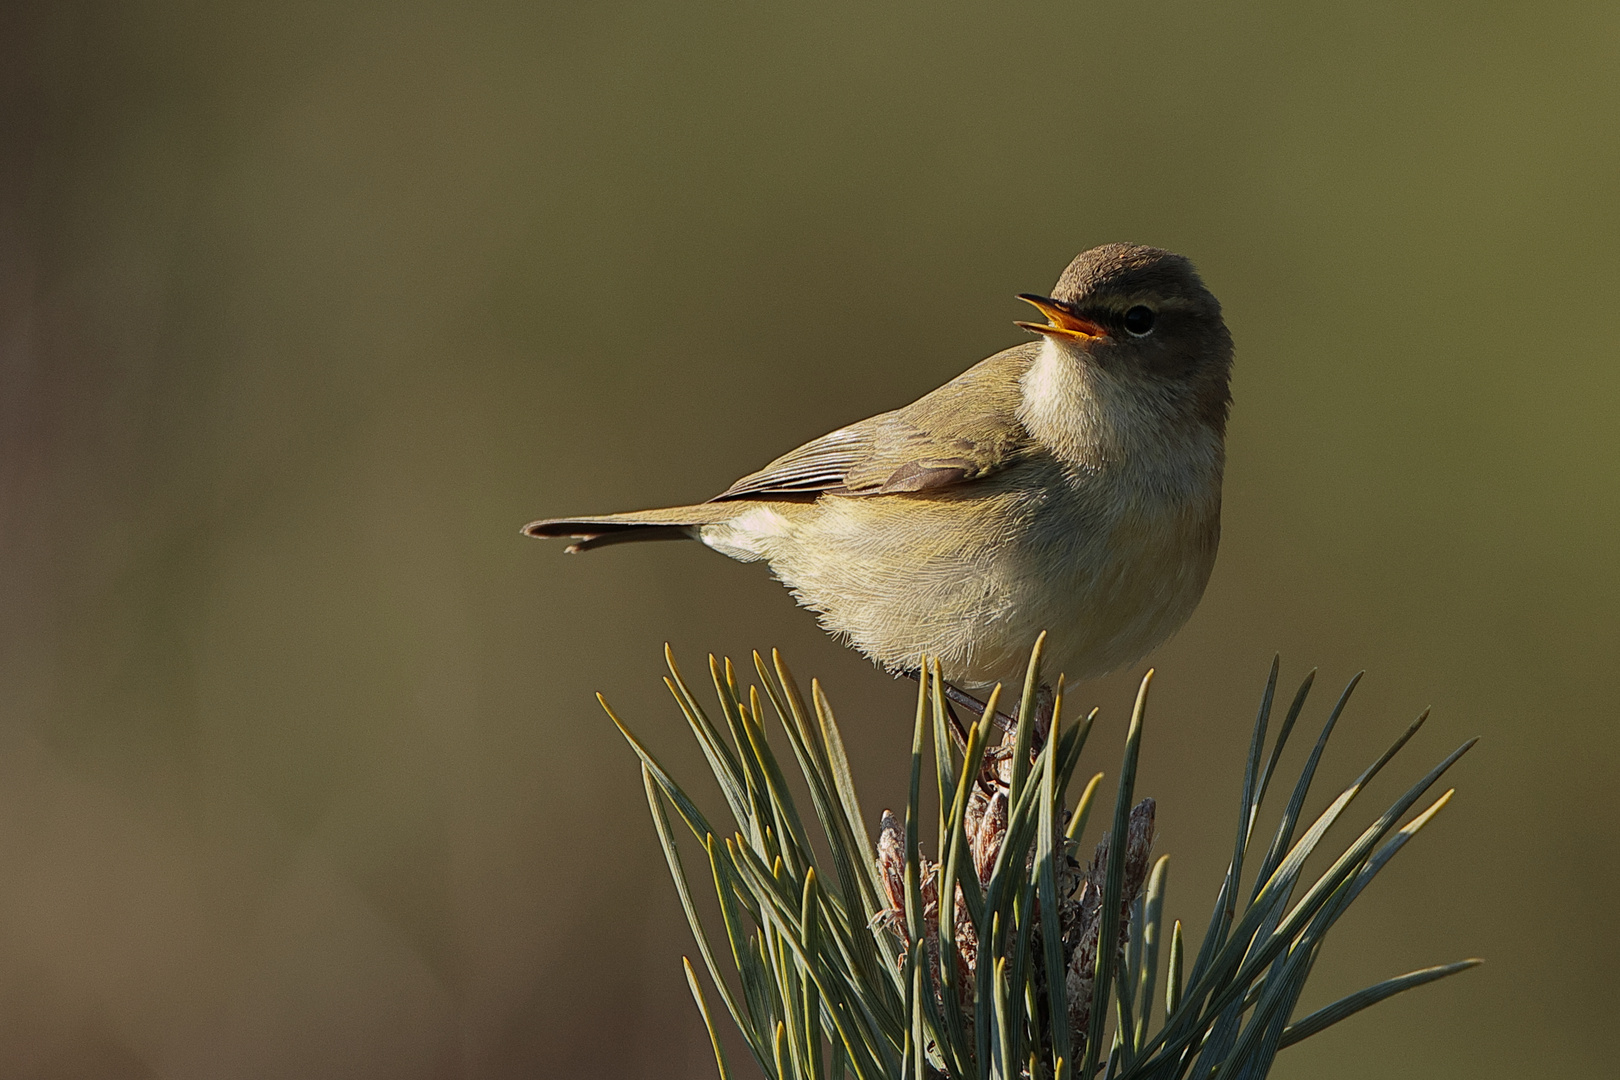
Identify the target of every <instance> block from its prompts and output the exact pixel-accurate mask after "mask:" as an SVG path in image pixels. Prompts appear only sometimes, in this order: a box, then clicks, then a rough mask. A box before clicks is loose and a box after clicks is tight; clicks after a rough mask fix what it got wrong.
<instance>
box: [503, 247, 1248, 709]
mask: <svg viewBox="0 0 1620 1080" xmlns="http://www.w3.org/2000/svg"><path fill="white" fill-rule="evenodd" d="M1020 299H1022V300H1025V301H1027V302H1028V303H1030V304H1033V305H1034V306H1035V308H1036V309H1037V310H1038V311H1040V313H1041V314H1042V315H1044V316H1045V317H1046V319H1047V322H1046V323H1042V324H1037V323H1029V322H1021V323H1019V324H1018V325H1019V326H1021V327H1024V328H1025V329H1027V330H1031V331H1034V332H1035V333H1036V334H1038V335H1039V340H1038V341H1032V342H1028V343H1026V344H1023V345H1019V346H1017V347H1015V348H1011V349H1007V350H1006V351H1004V352H1000V353H997V354H996V355H994V356H992V357H990V358H989V359H987V360H984V361H981V362H980V363H978V364H976V365H974V366H973V367H971V368H969V369H968V370H967V371H965V372H963V373H962V374H961V375H959V376H957V377H956V378H954V379H952V380H951V381H950V382H948V383H946V384H945V385H944V386H941V387H940V388H939V389H937V390H935V391H933V392H932V393H930V394H927V395H925V396H923V397H921V398H919V399H918V400H917V401H914V402H912V403H911V404H910V405H907V406H905V407H904V408H901V409H896V410H894V411H893V412H886V413H881V414H879V415H877V416H874V417H871V418H870V419H867V420H862V421H860V422H859V423H855V424H851V425H850V426H848V427H844V428H839V429H838V430H837V431H834V432H832V433H831V434H828V435H824V436H822V437H821V438H819V439H816V440H814V441H812V442H808V443H806V444H805V445H803V446H801V447H799V448H798V449H797V450H792V451H790V452H788V453H787V454H784V455H783V456H781V457H779V458H777V459H776V460H775V461H773V462H771V463H770V464H769V465H767V466H765V467H764V468H763V469H761V470H759V471H758V472H755V473H750V474H749V475H747V476H745V477H743V478H742V479H741V480H738V481H737V482H736V483H735V484H732V485H731V486H730V487H729V488H727V489H726V490H725V491H723V492H721V493H720V494H719V495H716V496H715V497H714V498H712V499H710V500H709V501H708V502H705V503H699V504H697V505H695V506H676V507H670V508H667V509H659V510H642V511H638V512H635V513H628V514H604V515H601V516H599V517H574V518H552V519H548V520H545V521H536V522H534V523H532V524H530V525H528V526H526V527H525V528H524V530H523V531H524V532H525V533H527V534H528V535H530V536H542V537H554V536H566V537H572V538H574V540H575V543H574V544H573V545H572V546H571V547H570V548H569V549H568V550H569V551H589V550H591V549H592V548H598V547H604V546H606V545H608V544H617V543H623V542H628V541H633V540H666V539H682V538H690V539H694V540H699V541H702V542H703V543H704V544H707V545H708V546H709V547H711V548H714V549H715V550H716V551H719V552H722V553H723V554H726V555H729V556H731V557H732V558H734V559H739V560H742V561H743V562H753V561H756V560H759V559H764V560H766V561H767V562H768V563H769V564H770V567H771V570H772V571H773V572H774V573H775V575H776V576H777V578H779V579H780V580H781V581H782V582H784V583H785V584H786V585H787V586H788V588H789V589H791V590H792V591H793V594H794V596H795V597H797V598H798V601H799V603H800V604H802V605H804V606H805V607H808V608H810V609H811V610H813V611H815V612H817V613H818V614H819V615H820V617H821V623H822V625H823V626H824V627H825V628H826V629H827V630H828V631H830V632H832V633H834V634H837V635H839V636H840V637H842V638H844V639H845V640H847V641H848V642H850V643H852V644H853V645H855V647H856V648H858V649H860V650H861V651H862V652H863V653H865V654H866V655H867V656H868V657H870V658H871V659H872V660H874V661H875V662H877V663H878V664H881V665H882V666H883V667H885V668H887V669H889V670H890V671H892V672H896V673H900V672H905V673H915V672H916V671H917V669H918V668H919V666H920V664H921V663H922V661H923V658H924V657H929V658H936V659H937V660H938V661H939V664H940V668H941V673H942V674H943V675H944V677H945V678H946V679H947V680H948V681H949V682H951V683H954V684H955V685H956V686H957V687H961V688H980V687H985V686H989V685H991V684H993V683H995V682H1003V681H1004V682H1009V684H1013V683H1014V681H1015V680H1019V681H1021V679H1022V677H1023V670H1024V665H1025V663H1026V662H1027V658H1028V656H1029V648H1030V645H1031V644H1032V643H1033V641H1034V639H1035V638H1036V636H1037V635H1038V634H1039V633H1040V632H1041V631H1042V630H1047V631H1049V636H1048V640H1047V645H1046V659H1045V662H1044V664H1043V668H1044V670H1046V671H1047V672H1050V673H1051V674H1052V675H1057V674H1058V673H1060V672H1062V673H1066V674H1067V676H1068V677H1069V678H1070V679H1071V680H1073V679H1087V678H1092V677H1094V676H1098V675H1103V674H1106V673H1108V672H1110V671H1113V670H1115V669H1117V668H1120V667H1123V666H1125V665H1127V664H1130V663H1134V662H1135V661H1137V660H1139V659H1141V658H1142V657H1143V656H1145V655H1146V654H1147V653H1148V652H1149V651H1151V650H1152V649H1153V648H1154V647H1155V646H1157V645H1159V644H1160V643H1161V642H1163V641H1164V640H1165V639H1166V638H1168V637H1169V636H1170V635H1171V634H1173V633H1174V632H1175V631H1176V630H1178V629H1180V628H1181V626H1182V624H1183V623H1185V622H1186V621H1187V618H1188V617H1189V616H1190V615H1191V614H1192V611H1193V608H1194V607H1196V606H1197V604H1198V600H1199V598H1200V597H1201V596H1202V595H1203V592H1204V586H1205V584H1206V583H1207V582H1208V581H1209V575H1210V570H1211V568H1212V567H1213V566H1214V563H1215V549H1216V547H1217V545H1218V544H1219V542H1220V530H1221V471H1222V468H1223V465H1224V462H1225V433H1226V417H1227V411H1228V408H1229V406H1230V403H1231V395H1230V393H1229V390H1228V381H1229V377H1230V373H1231V368H1232V337H1231V335H1230V334H1229V333H1228V332H1227V329H1226V324H1225V322H1224V321H1223V320H1222V318H1221V306H1220V304H1219V303H1218V302H1217V301H1216V299H1215V297H1214V296H1213V295H1211V294H1210V292H1209V290H1208V289H1206V288H1205V287H1204V283H1203V281H1202V280H1200V279H1199V277H1198V273H1197V272H1196V271H1195V270H1194V269H1193V266H1192V263H1191V262H1189V261H1188V260H1187V259H1185V258H1184V257H1182V256H1180V255H1176V254H1173V253H1172V252H1169V251H1162V250H1160V249H1158V248H1151V247H1137V246H1134V245H1130V244H1109V245H1106V246H1104V247H1098V248H1093V249H1092V250H1090V251H1087V252H1085V253H1083V254H1082V255H1080V256H1078V257H1077V258H1076V259H1075V260H1074V261H1073V262H1072V263H1070V264H1069V267H1068V269H1066V270H1065V271H1064V272H1063V276H1062V277H1060V278H1059V279H1058V282H1057V286H1056V287H1055V288H1054V289H1053V290H1052V295H1051V296H1050V297H1044V296H1034V295H1029V294H1024V295H1022V296H1020Z"/></svg>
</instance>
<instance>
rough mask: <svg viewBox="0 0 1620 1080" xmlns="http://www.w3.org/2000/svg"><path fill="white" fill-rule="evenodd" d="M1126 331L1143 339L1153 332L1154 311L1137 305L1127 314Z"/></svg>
mask: <svg viewBox="0 0 1620 1080" xmlns="http://www.w3.org/2000/svg"><path fill="white" fill-rule="evenodd" d="M1125 329H1127V330H1129V331H1130V332H1131V333H1133V334H1135V335H1136V336H1137V337H1142V336H1144V335H1146V334H1151V333H1152V332H1153V309H1152V308H1150V307H1143V306H1142V305H1141V304H1137V305H1136V306H1135V307H1133V308H1131V310H1129V311H1127V312H1126V313H1125Z"/></svg>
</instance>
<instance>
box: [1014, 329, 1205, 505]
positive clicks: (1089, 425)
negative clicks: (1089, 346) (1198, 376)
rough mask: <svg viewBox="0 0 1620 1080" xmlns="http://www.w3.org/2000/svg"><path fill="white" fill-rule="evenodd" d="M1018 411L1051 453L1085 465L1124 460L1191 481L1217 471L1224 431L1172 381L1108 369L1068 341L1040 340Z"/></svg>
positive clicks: (1085, 467)
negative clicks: (1193, 407) (1211, 423)
mask: <svg viewBox="0 0 1620 1080" xmlns="http://www.w3.org/2000/svg"><path fill="white" fill-rule="evenodd" d="M1018 418H1019V420H1020V421H1021V422H1022V423H1023V425H1024V427H1025V429H1026V430H1027V431H1028V432H1029V433H1030V435H1032V436H1034V438H1035V439H1036V441H1037V442H1039V443H1041V444H1042V445H1043V446H1044V447H1045V448H1046V449H1047V450H1048V451H1049V452H1050V453H1051V454H1052V455H1053V456H1054V457H1055V458H1057V459H1058V460H1060V461H1062V462H1063V463H1064V464H1066V465H1069V466H1071V467H1075V468H1079V469H1083V470H1086V471H1088V472H1094V471H1098V470H1104V469H1109V468H1112V467H1121V466H1128V467H1130V468H1132V469H1143V470H1147V471H1150V472H1164V471H1168V472H1171V473H1175V474H1179V475H1181V476H1183V477H1185V478H1186V479H1189V480H1190V479H1192V475H1191V474H1207V473H1208V472H1209V470H1210V469H1211V468H1213V470H1214V472H1215V476H1216V477H1218V476H1219V470H1220V467H1221V460H1220V459H1221V442H1222V440H1221V437H1220V435H1219V433H1218V432H1216V431H1214V430H1212V429H1211V428H1210V427H1209V426H1208V425H1207V424H1205V423H1202V422H1200V421H1199V420H1198V419H1197V417H1196V416H1195V415H1194V413H1193V411H1192V410H1191V409H1190V407H1189V402H1187V401H1185V400H1183V395H1182V394H1179V393H1177V391H1176V388H1175V387H1173V386H1168V385H1165V384H1163V382H1162V381H1161V380H1157V379H1153V378H1151V377H1147V376H1144V375H1140V374H1137V373H1132V372H1124V373H1119V372H1114V371H1110V370H1108V369H1107V368H1106V367H1104V366H1103V365H1100V364H1098V363H1097V362H1095V361H1094V360H1092V359H1091V358H1090V357H1089V356H1087V355H1085V354H1084V353H1082V352H1080V351H1079V350H1077V349H1075V348H1074V347H1072V346H1069V345H1067V344H1065V343H1060V342H1057V341H1053V340H1051V339H1047V340H1046V341H1044V342H1043V343H1042V345H1041V351H1040V354H1039V356H1037V357H1036V359H1035V362H1034V363H1033V364H1031V365H1030V368H1029V370H1028V371H1027V372H1025V374H1024V377H1023V400H1022V401H1021V402H1020V404H1019V407H1018ZM1218 482H1219V481H1218V479H1217V483H1218Z"/></svg>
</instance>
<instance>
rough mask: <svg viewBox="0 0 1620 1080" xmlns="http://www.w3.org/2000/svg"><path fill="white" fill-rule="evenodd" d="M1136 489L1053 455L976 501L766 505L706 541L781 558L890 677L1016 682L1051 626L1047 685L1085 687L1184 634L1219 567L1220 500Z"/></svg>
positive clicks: (802, 588)
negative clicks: (1077, 470) (906, 673)
mask: <svg viewBox="0 0 1620 1080" xmlns="http://www.w3.org/2000/svg"><path fill="white" fill-rule="evenodd" d="M1138 480H1139V478H1132V477H1129V476H1125V475H1108V474H1106V473H1105V474H1102V475H1096V474H1087V475H1074V474H1072V473H1070V472H1069V471H1068V470H1065V469H1063V468H1062V467H1060V466H1059V465H1057V464H1056V463H1054V462H1052V461H1051V460H1050V459H1047V460H1045V461H1031V462H1026V463H1024V464H1022V465H1020V466H1017V467H1015V468H1013V469H1009V470H1008V471H1007V472H1006V474H1005V475H1003V476H1001V477H998V478H996V479H995V480H992V481H991V482H988V483H985V484H982V485H980V486H978V487H977V488H976V490H974V491H973V492H972V493H971V494H965V493H955V492H945V493H940V494H936V495H917V496H899V497H896V496H887V497H882V498H861V497H841V496H836V495H828V496H822V497H821V498H820V499H818V500H817V501H815V502H814V503H764V502H761V503H753V504H749V505H748V506H746V507H745V508H744V507H740V508H739V511H740V512H739V513H738V514H737V515H736V516H735V517H733V518H731V519H730V520H728V521H725V522H720V523H715V524H711V525H704V526H702V527H700V528H699V529H698V530H697V532H698V534H699V537H700V538H701V539H702V540H703V541H704V542H705V543H706V544H708V545H709V546H711V547H714V548H716V549H717V550H719V551H722V552H724V553H725V554H728V555H731V556H732V557H734V558H741V559H745V560H753V559H760V558H764V559H766V560H767V561H769V563H770V565H771V569H772V571H773V572H774V573H775V574H776V576H777V577H778V578H779V579H780V580H781V581H783V582H784V583H785V584H786V585H787V586H788V587H789V588H790V589H792V591H793V593H794V594H795V596H796V597H797V598H798V599H799V601H800V603H802V604H803V605H804V606H805V607H808V608H810V609H812V610H814V611H816V612H817V613H819V614H820V616H821V622H822V625H823V626H824V627H826V629H827V630H829V631H831V632H833V633H835V634H838V635H839V636H841V637H843V638H844V639H846V640H848V641H849V642H850V643H851V644H853V645H855V646H856V647H857V648H859V649H860V650H861V651H862V652H863V653H865V654H866V655H867V656H869V657H870V658H872V659H873V660H874V661H876V662H878V663H879V664H882V665H883V666H884V667H886V668H888V669H890V670H893V671H901V670H916V669H917V668H918V667H919V666H920V664H921V662H922V658H923V657H925V656H926V657H935V658H938V660H939V662H940V666H941V669H942V671H943V673H944V675H945V677H946V678H947V679H949V680H951V681H952V682H954V683H956V684H958V685H961V686H964V687H984V686H988V685H991V684H993V683H995V682H998V681H1002V682H1009V683H1016V682H1017V681H1019V680H1021V679H1022V676H1023V670H1024V666H1025V664H1026V662H1027V659H1028V656H1029V649H1030V646H1031V645H1032V644H1033V643H1034V641H1035V638H1036V636H1037V635H1038V634H1039V633H1040V632H1041V631H1042V630H1046V631H1049V635H1050V636H1049V638H1048V643H1047V662H1046V671H1047V673H1048V677H1049V678H1050V679H1052V680H1054V681H1055V679H1056V677H1057V676H1058V675H1059V674H1062V675H1065V676H1066V677H1067V678H1069V679H1087V678H1093V677H1095V676H1098V675H1102V674H1106V673H1107V672H1109V671H1112V670H1114V669H1116V668H1118V667H1121V666H1123V665H1125V664H1129V663H1131V662H1133V661H1135V660H1136V659H1138V658H1140V657H1141V656H1143V655H1144V654H1145V653H1147V652H1148V651H1150V650H1151V649H1152V648H1153V647H1154V646H1156V645H1158V644H1159V643H1160V642H1162V641H1163V640H1164V639H1165V638H1167V637H1169V636H1170V635H1171V634H1172V633H1174V632H1175V631H1176V630H1177V629H1179V628H1180V627H1181V625H1182V624H1183V623H1184V622H1185V621H1186V620H1187V618H1188V616H1189V615H1191V613H1192V611H1193V608H1194V607H1195V606H1196V605H1197V603H1198V600H1199V597H1200V596H1201V595H1202V594H1203V591H1204V586H1205V584H1206V583H1207V582H1208V580H1209V574H1210V570H1211V568H1212V566H1213V564H1214V557H1215V549H1216V545H1217V542H1218V539H1219V527H1220V526H1219V515H1220V508H1219V496H1218V495H1215V496H1214V497H1213V498H1209V497H1199V498H1193V499H1188V498H1187V497H1186V493H1185V492H1168V491H1165V492H1158V493H1155V492H1154V491H1153V490H1152V486H1151V485H1143V484H1141V483H1139V482H1138ZM1215 491H1217V492H1218V491H1219V487H1218V484H1217V486H1216V487H1215Z"/></svg>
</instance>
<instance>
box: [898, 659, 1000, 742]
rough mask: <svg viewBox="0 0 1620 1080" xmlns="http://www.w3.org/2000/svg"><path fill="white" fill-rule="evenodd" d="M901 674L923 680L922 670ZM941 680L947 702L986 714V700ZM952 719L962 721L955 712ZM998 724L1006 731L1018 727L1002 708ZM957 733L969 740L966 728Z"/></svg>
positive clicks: (997, 715)
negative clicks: (983, 700) (981, 699)
mask: <svg viewBox="0 0 1620 1080" xmlns="http://www.w3.org/2000/svg"><path fill="white" fill-rule="evenodd" d="M900 674H902V675H904V676H905V677H906V678H908V679H910V680H911V681H912V682H921V681H922V673H921V672H920V671H902V672H901V673H900ZM940 681H941V683H942V684H943V685H944V688H945V700H946V701H947V702H951V703H954V704H957V705H960V706H962V708H964V709H967V710H968V711H969V712H971V713H972V714H973V715H974V716H978V717H982V716H984V702H982V701H980V700H979V699H978V698H976V697H974V696H973V695H972V694H970V693H968V692H967V691H966V690H961V689H958V688H957V687H955V686H952V685H951V684H950V683H948V682H945V681H944V680H943V679H942V680H940ZM946 711H947V712H950V709H949V708H947V709H946ZM951 719H952V720H953V721H954V722H955V723H957V724H960V723H961V721H960V720H957V719H956V717H955V715H954V714H952V716H951ZM996 726H997V727H999V728H1000V729H1001V730H1002V731H1004V732H1008V731H1013V730H1015V729H1016V728H1017V727H1018V721H1017V720H1015V719H1013V718H1012V717H1011V716H1008V715H1007V714H1006V713H1004V712H1002V711H1001V710H1000V709H997V710H996ZM957 735H959V736H960V737H961V738H962V741H963V742H966V741H967V732H966V731H965V730H962V729H960V728H959V729H958V730H957Z"/></svg>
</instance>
